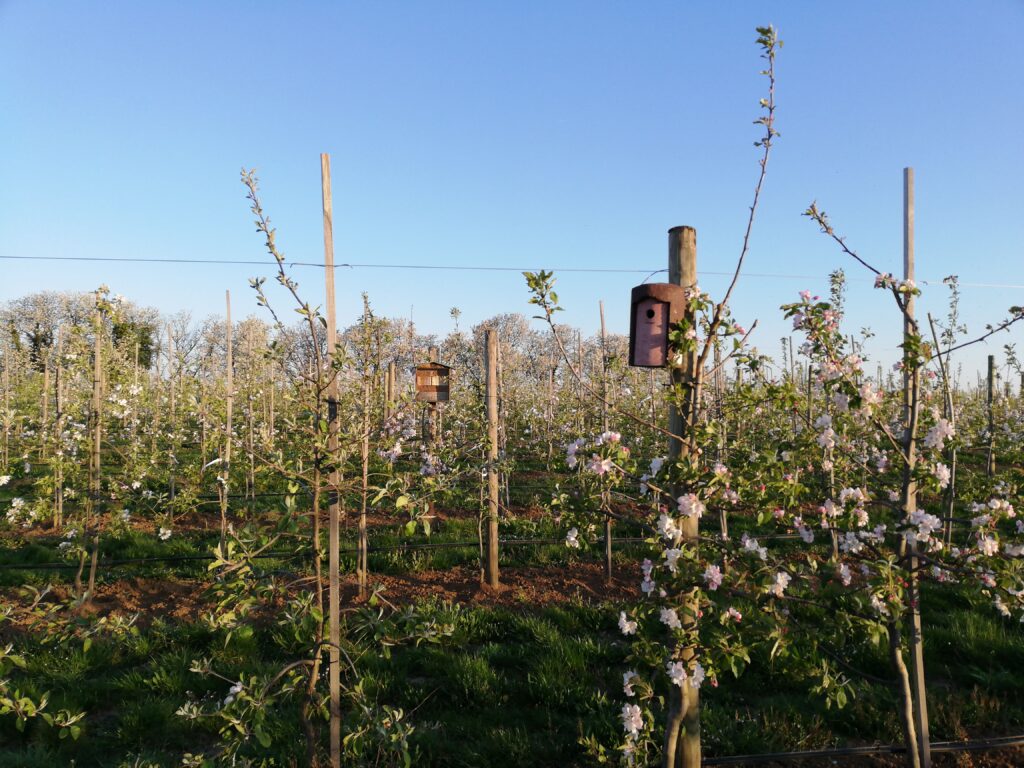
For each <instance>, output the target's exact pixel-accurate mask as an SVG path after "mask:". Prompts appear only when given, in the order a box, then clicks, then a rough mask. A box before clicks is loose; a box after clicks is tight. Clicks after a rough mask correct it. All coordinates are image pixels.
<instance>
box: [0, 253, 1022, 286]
mask: <svg viewBox="0 0 1024 768" xmlns="http://www.w3.org/2000/svg"><path fill="white" fill-rule="evenodd" d="M0 259H7V260H11V261H93V262H115V263H125V264H215V265H242V266H257V267H276V266H277V264H276V263H275V262H273V261H258V260H249V259H184V258H141V257H133V256H11V255H3V254H0ZM287 266H289V267H319V268H321V269H323V268H324V264H323V263H321V262H316V261H289V262H287ZM335 267H336V268H348V269H406V270H412V269H416V270H448V271H455V272H533V271H538V270H540V269H545V270H547V271H549V272H579V273H596V274H601V273H605V274H642V275H648V276H653V275H657V274H661V273H663V272H667V271H668V270H667V269H653V270H652V269H622V268H611V267H609V268H600V267H540V266H532V267H500V266H469V265H461V264H365V263H354V262H353V263H342V264H336V265H335ZM697 274H698V275H709V276H723V277H731V276H732V275H733V273H732V272H731V271H730V272H719V271H713V270H703V269H701V270H697ZM741 275H742V276H743V277H757V278H777V279H781V280H827V279H828V275H792V274H785V273H778V272H742V273H741ZM918 283H919V284H921V285H941V284H942V281H941V280H919V281H918ZM960 286H961V287H964V288H1007V289H1017V290H1024V285H1014V284H1012V283H966V282H961V283H960Z"/></svg>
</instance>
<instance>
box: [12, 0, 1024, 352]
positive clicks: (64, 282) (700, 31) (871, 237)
mask: <svg viewBox="0 0 1024 768" xmlns="http://www.w3.org/2000/svg"><path fill="white" fill-rule="evenodd" d="M769 22H770V23H773V24H775V26H776V27H777V28H778V29H779V31H780V35H781V37H782V38H783V40H784V41H785V47H784V49H783V50H782V52H781V53H780V56H779V60H778V88H777V102H778V115H777V119H778V123H777V127H778V129H779V130H780V131H781V133H782V137H781V138H780V139H779V141H778V143H777V146H776V149H775V150H774V154H773V156H772V158H771V161H770V167H769V174H768V180H767V183H766V186H765V190H764V198H763V207H762V208H761V210H760V212H759V216H758V221H757V223H756V225H755V230H754V237H753V241H752V250H751V253H750V256H749V260H748V265H747V270H748V271H749V272H750V273H754V274H766V273H772V274H785V275H801V276H806V277H802V278H799V279H790V278H781V277H772V278H768V277H748V278H744V279H743V280H742V281H741V285H740V288H739V290H738V291H737V293H736V294H735V301H734V308H735V313H736V316H737V319H738V320H739V321H740V322H743V323H744V324H750V322H752V321H753V320H754V319H758V320H759V328H758V331H757V332H756V337H755V339H754V341H755V343H757V344H758V345H759V346H760V347H762V348H763V349H764V350H766V351H768V352H769V353H772V354H774V353H775V352H776V351H777V350H778V347H779V343H778V339H779V337H780V336H782V335H784V334H788V330H787V328H786V324H785V323H784V321H783V320H782V319H781V314H780V313H779V311H778V306H779V304H781V303H783V302H786V301H790V300H791V299H792V298H793V297H795V295H796V293H797V291H799V290H800V289H803V288H810V289H811V290H814V291H816V292H824V291H825V289H826V285H827V283H826V278H825V276H826V275H827V274H828V272H829V271H830V270H832V269H834V268H835V267H837V266H843V267H845V268H846V269H847V274H848V275H849V276H850V278H851V283H852V286H851V289H850V294H849V303H850V311H849V318H848V319H849V327H850V330H857V329H859V328H860V327H861V326H863V325H870V326H871V327H872V329H873V330H874V331H875V332H876V333H877V334H878V336H877V337H876V339H874V340H873V343H872V346H871V347H870V348H869V351H870V352H872V354H873V356H874V357H876V358H880V359H882V360H883V361H886V362H891V360H892V359H893V358H894V356H895V345H896V343H897V339H896V332H897V331H898V328H899V321H898V318H896V317H894V316H893V315H892V314H889V313H888V310H889V309H890V307H889V305H888V304H887V303H886V301H885V297H884V296H882V295H881V294H880V293H878V292H874V291H872V290H871V289H870V283H871V280H870V277H869V276H868V275H867V274H865V273H863V272H862V271H859V270H857V269H855V268H854V267H855V266H856V265H853V264H850V263H848V262H847V261H845V260H844V257H843V255H842V254H841V253H839V252H838V251H837V250H836V249H835V248H834V247H832V246H831V245H830V244H829V243H828V242H827V241H826V240H825V238H824V237H823V236H822V235H820V234H818V233H817V231H816V229H815V227H814V226H813V225H812V224H810V223H809V222H808V221H807V220H806V219H803V218H802V217H801V216H800V214H801V212H802V211H803V210H804V209H805V208H806V206H807V204H808V203H810V202H811V201H812V200H815V199H816V200H817V201H818V202H819V205H820V206H821V207H823V208H824V209H825V210H827V211H828V212H829V214H830V215H831V217H832V219H833V221H834V223H835V225H836V227H837V228H838V229H839V230H840V231H841V232H842V233H843V234H845V235H846V236H847V237H848V242H849V243H850V245H851V246H853V247H854V248H855V249H857V250H858V251H859V252H860V253H862V254H863V255H864V256H865V257H866V258H868V259H869V260H871V261H873V262H874V263H876V264H877V265H878V266H879V267H881V268H882V269H885V270H889V271H893V272H898V271H899V270H900V269H901V247H902V246H901V216H902V213H901V199H902V180H901V179H902V168H903V167H904V166H913V167H914V169H915V173H916V180H917V211H916V213H917V259H918V276H919V278H922V279H932V280H940V279H941V278H942V277H944V276H945V275H948V274H951V273H956V274H959V275H960V277H961V280H963V281H964V282H965V283H986V284H1004V285H1006V284H1008V285H1016V286H1022V285H1024V216H1022V215H1021V212H1022V211H1024V191H1022V188H1021V184H1020V180H1021V179H1022V178H1024V154H1022V151H1021V124H1022V123H1024V107H1022V101H1021V98H1020V94H1021V93H1022V92H1024V67H1021V66H1020V62H1019V58H1020V55H1019V54H1020V43H1019V38H1018V35H1019V31H1020V29H1021V26H1022V22H1024V3H1021V2H1007V1H1003V2H999V1H998V0H994V1H992V2H984V3H952V2H927V3H925V2H903V3H891V2H863V3H844V4H834V5H832V4H821V3H809V2H791V3H785V4H776V5H775V6H774V7H768V6H765V4H763V3H746V2H733V3H712V2H706V3H696V2H689V3H683V2H672V3H669V2H645V3H642V4H627V3H612V2H519V3H480V2H446V3H427V2H419V3H412V2H406V3H398V2H379V3H368V2H361V3H351V2H350V3H319V4H318V3H297V2H296V3H287V4H271V3H251V2H248V3H231V2H224V3H216V4H211V3H199V2H192V3H190V2H183V3H176V4H156V3H104V4H97V3H89V4H84V3H71V2H52V3H36V2H27V1H24V0H13V1H12V0H7V1H3V0H0V114H2V118H0V255H15V256H54V255H62V256H114V257H143V258H174V257H184V258H218V259H263V258H266V255H265V253H264V252H263V251H262V250H261V241H260V239H259V237H258V236H257V234H256V233H255V231H254V229H253V227H252V225H251V221H250V215H249V212H248V209H247V206H246V203H245V199H244V191H243V189H242V186H241V184H240V183H239V181H238V173H239V170H240V168H242V167H243V166H245V167H255V168H256V169H257V171H258V173H259V176H260V179H261V183H262V187H263V197H264V203H265V205H266V207H267V209H268V211H269V212H270V214H271V217H272V219H273V222H274V224H275V225H276V226H277V227H278V237H279V242H280V245H281V247H282V249H283V250H284V251H285V253H286V255H287V256H288V257H289V258H291V259H294V260H300V261H317V260H319V259H321V258H322V247H323V246H322V235H321V223H320V180H319V157H318V156H319V153H320V152H329V153H330V154H331V156H332V165H333V175H334V179H333V185H334V205H335V237H336V253H337V259H338V261H339V262H356V263H383V264H393V263H401V264H425V265H426V264H443V265H477V264H484V265H494V266H512V267H524V268H525V267H536V268H540V267H545V268H552V267H594V268H623V267H625V268H637V269H651V270H653V269H660V268H663V267H664V265H665V252H666V234H665V233H666V230H667V229H668V228H669V227H671V226H674V225H678V224H688V225H692V226H694V227H696V228H697V230H698V249H699V250H698V268H699V270H701V271H711V272H722V271H727V270H729V269H730V268H731V266H732V265H733V264H734V263H735V258H736V255H737V254H738V251H739V246H740V242H741V238H742V232H743V226H744V223H745V217H746V210H747V206H748V205H749V203H750V199H751V193H752V189H753V184H754V181H755V179H756V173H757V154H756V151H755V149H754V147H753V146H752V144H753V141H754V140H755V139H756V138H757V137H758V131H757V127H756V126H754V125H753V124H752V121H753V120H754V119H755V118H756V117H757V116H758V107H757V101H758V99H759V98H760V97H761V96H762V95H763V91H764V87H765V82H764V78H761V77H759V76H758V74H757V73H758V71H759V69H760V68H761V61H760V60H759V59H758V55H757V54H758V51H757V48H756V46H755V45H754V37H755V34H754V27H755V26H756V25H758V24H764V23H769ZM256 274H270V269H269V268H268V269H262V268H260V267H256V266H209V265H206V266H194V267H183V266H181V265H131V264H125V265H116V264H109V263H72V262H19V261H11V260H0V275H2V279H0V300H6V299H9V298H13V297H16V296H19V295H22V294H25V293H28V292H31V291H37V290H43V289H53V290H59V289H76V290H88V289H91V288H95V287H96V286H97V285H98V284H99V283H107V284H109V285H110V286H111V288H112V289H113V290H114V291H116V292H118V293H122V294H124V295H126V296H128V297H130V298H132V299H133V300H135V301H137V302H140V303H143V304H150V305H153V306H156V307H158V308H159V309H161V310H165V311H176V310H179V309H187V310H190V311H192V312H193V314H195V315H196V316H204V315H206V314H209V313H213V312H220V311H222V303H223V298H222V297H223V292H224V290H225V289H231V290H232V294H233V296H234V297H235V307H236V308H235V312H236V314H237V315H239V316H244V315H245V314H248V313H250V312H256V311H257V308H256V306H255V302H254V301H253V297H252V294H251V291H250V290H249V289H248V287H247V285H248V278H249V277H250V276H253V275H256ZM296 274H297V277H298V279H299V281H300V283H301V284H302V288H303V289H304V290H305V291H306V292H307V294H308V295H309V296H310V298H311V300H313V301H317V300H319V297H320V296H321V295H322V288H321V281H322V273H321V272H320V271H319V270H316V269H311V268H303V267H300V268H297V273H296ZM641 277H642V275H630V274H589V275H588V274H580V273H565V274H563V275H561V276H560V278H559V288H560V295H561V298H562V300H563V305H564V306H566V307H567V312H566V313H565V315H564V318H563V319H564V320H565V321H567V322H570V323H573V324H576V325H581V326H582V327H583V328H584V329H585V330H587V331H593V330H594V329H595V328H596V327H597V322H598V313H597V302H598V300H599V299H603V300H604V301H605V306H606V312H607V314H608V320H609V326H610V329H611V330H612V331H617V332H624V331H626V330H627V314H628V296H629V289H630V287H631V286H632V285H633V284H634V283H636V282H639V280H640V278H641ZM725 282H726V280H725V278H724V277H720V276H715V275H705V276H704V277H702V284H703V286H704V287H706V288H708V289H709V290H711V291H712V293H713V294H716V293H720V292H721V290H722V289H724V286H725ZM338 286H339V293H338V298H339V310H338V313H339V320H340V322H342V323H345V322H348V321H350V320H352V319H354V318H355V317H356V316H357V315H358V313H359V311H360V300H359V294H360V293H361V292H362V291H368V292H369V294H370V298H371V301H372V302H373V305H374V307H375V309H376V310H377V311H378V313H380V314H385V315H401V316H408V315H409V314H410V312H411V313H412V316H413V318H414V320H415V321H416V323H417V325H418V326H419V327H420V328H421V330H424V331H428V332H430V331H436V332H445V331H447V330H449V329H450V328H451V321H450V319H449V316H448V310H449V309H450V308H451V307H453V306H458V307H459V308H460V309H461V310H462V312H463V320H462V324H463V325H464V326H468V325H470V324H473V323H475V322H479V321H480V320H482V319H484V318H486V317H488V316H490V315H492V314H494V313H496V312H499V311H506V312H513V311H521V312H524V313H528V312H529V307H528V306H527V304H526V299H527V294H526V290H525V287H524V283H523V280H522V277H521V276H519V275H518V274H517V273H515V272H493V273H468V272H450V271H418V270H417V271H400V270H378V269H353V270H342V271H339V273H338ZM945 297H946V292H945V289H944V288H942V286H941V285H940V286H938V287H933V288H931V289H930V290H928V292H927V293H926V296H925V298H924V300H923V301H922V302H921V303H920V304H919V307H920V310H921V311H922V312H924V311H927V310H929V309H930V310H931V311H932V312H934V313H936V314H938V315H944V314H945V307H946V298H945ZM963 301H964V307H963V311H964V315H965V319H966V320H967V322H968V323H969V325H970V327H971V330H972V331H981V330H982V328H983V325H984V323H986V322H990V321H993V320H997V319H999V318H1001V317H1002V316H1003V315H1004V314H1005V311H1006V309H1007V308H1008V307H1009V306H1010V305H1011V304H1024V289H1021V288H1019V287H1018V288H1016V289H1012V288H1002V289H999V288H982V287H972V286H969V285H968V286H965V288H964V291H963ZM1014 340H1015V341H1018V343H1020V342H1021V341H1022V340H1024V332H1022V331H1015V332H1014V333H1013V334H1012V336H1004V337H1000V338H999V339H998V341H996V342H995V343H994V344H992V345H990V350H989V351H993V350H994V351H996V352H1000V353H1001V347H1002V344H1003V343H1004V342H1005V341H1014ZM1021 346H1024V344H1021ZM985 353H986V352H985V350H983V349H977V350H974V351H972V353H970V354H969V355H966V354H965V356H964V358H963V360H964V364H965V367H966V366H970V367H974V366H976V365H978V364H979V363H980V361H981V360H982V359H983V355H984V354H985Z"/></svg>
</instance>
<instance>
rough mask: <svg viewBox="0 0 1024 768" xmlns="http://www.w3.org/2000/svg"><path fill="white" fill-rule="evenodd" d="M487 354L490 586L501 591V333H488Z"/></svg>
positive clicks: (489, 331) (488, 569) (488, 553)
mask: <svg viewBox="0 0 1024 768" xmlns="http://www.w3.org/2000/svg"><path fill="white" fill-rule="evenodd" d="M485 339H486V344H487V351H486V357H485V368H486V370H487V389H486V392H485V400H486V404H487V569H486V571H487V583H488V585H490V586H491V587H494V588H497V587H498V586H499V585H500V583H501V581H500V573H499V571H498V332H497V331H496V330H494V329H493V328H488V329H487V330H486V331H485Z"/></svg>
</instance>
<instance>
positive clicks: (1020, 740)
mask: <svg viewBox="0 0 1024 768" xmlns="http://www.w3.org/2000/svg"><path fill="white" fill-rule="evenodd" d="M1020 746H1024V736H999V737H996V738H993V739H976V740H973V741H936V742H932V745H931V751H932V752H977V751H981V750H985V749H1005V748H1008V747H1020ZM906 751H907V748H906V747H905V746H903V745H901V744H876V745H873V746H869V747H841V748H837V749H814V750H809V751H806V752H768V753H765V754H761V755H730V756H728V757H709V758H705V759H704V760H703V761H701V762H702V763H703V764H704V765H758V764H759V763H765V762H768V761H773V762H778V761H798V760H810V759H813V758H829V757H856V756H859V755H898V754H903V753H904V752H906Z"/></svg>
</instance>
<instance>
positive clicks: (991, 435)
mask: <svg viewBox="0 0 1024 768" xmlns="http://www.w3.org/2000/svg"><path fill="white" fill-rule="evenodd" d="M995 395H996V356H995V355H989V356H988V393H987V398H986V402H987V404H988V452H987V457H986V460H985V474H986V475H988V476H989V477H992V476H993V475H995V473H996V431H995V430H996V426H995V416H994V410H995Z"/></svg>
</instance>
